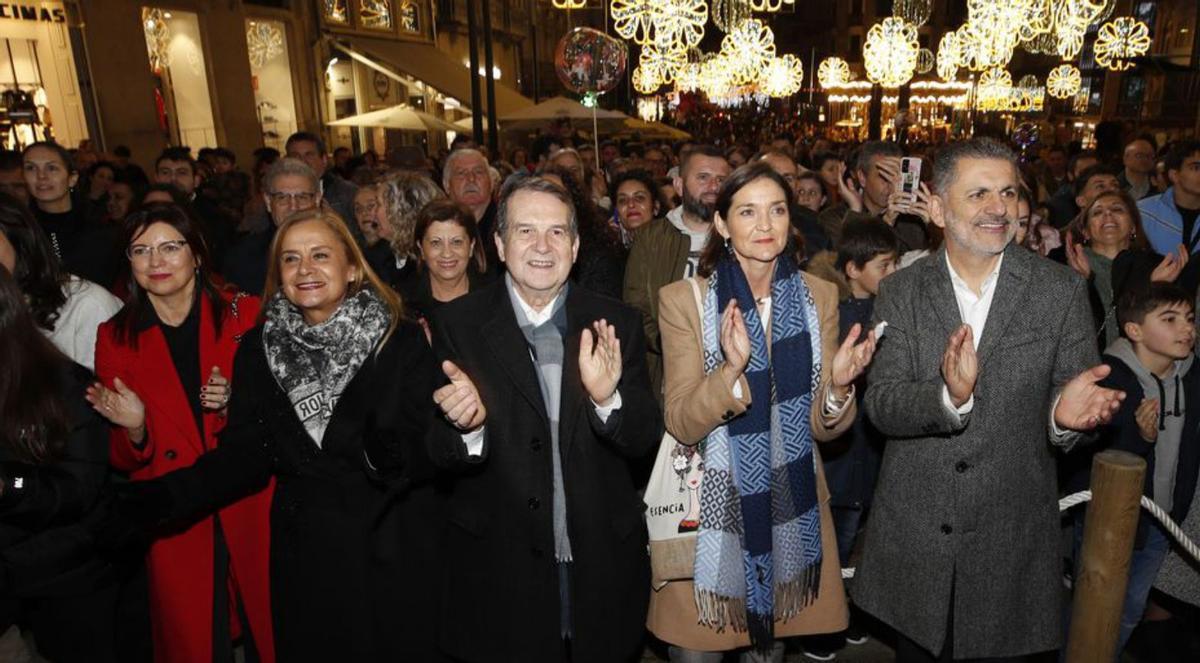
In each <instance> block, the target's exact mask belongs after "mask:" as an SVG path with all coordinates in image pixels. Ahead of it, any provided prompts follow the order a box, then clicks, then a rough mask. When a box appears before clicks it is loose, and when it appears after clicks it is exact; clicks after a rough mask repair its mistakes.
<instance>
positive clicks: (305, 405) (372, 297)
mask: <svg viewBox="0 0 1200 663" xmlns="http://www.w3.org/2000/svg"><path fill="white" fill-rule="evenodd" d="M266 308H267V314H266V321H265V322H264V323H263V349H265V350H266V353H267V365H268V366H269V367H270V369H271V374H272V375H274V376H275V382H277V383H278V384H279V387H280V388H281V389H283V391H284V393H286V394H287V397H288V400H290V401H291V402H292V407H293V408H294V409H295V410H296V416H298V417H300V422H301V423H303V424H304V430H306V431H308V434H309V435H310V436H311V437H312V439H313V441H314V442H316V443H317V446H318V447H319V446H321V440H322V438H323V437H324V436H325V428H326V427H327V426H329V420H330V419H332V418H333V408H335V407H336V406H337V402H338V398H340V397H341V395H342V391H343V390H345V388H346V385H347V384H349V383H350V380H351V379H352V378H354V376H355V374H357V373H358V369H359V368H360V367H361V366H362V364H363V362H364V361H366V359H367V355H369V354H371V351H372V350H374V349H375V346H376V345H378V343H379V339H381V338H383V334H384V332H386V331H387V328H388V326H389V325H390V324H391V320H392V316H391V311H390V310H389V309H388V307H387V304H385V303H384V301H383V299H381V298H380V297H379V295H377V294H375V291H374V290H372V289H370V288H363V289H362V290H359V291H358V293H356V294H354V295H351V296H349V297H346V299H345V300H343V301H342V304H341V306H339V307H338V309H337V311H335V312H334V314H333V315H331V316H330V317H329V319H328V320H326V321H325V322H322V323H320V324H317V325H312V326H309V325H308V324H306V323H305V322H304V318H303V317H301V315H300V310H299V309H297V308H296V307H295V306H294V305H293V304H292V303H291V302H289V301H288V300H287V299H286V298H284V296H283V293H282V292H277V293H275V295H274V296H272V297H271V299H270V300H269V301H268V302H267V305H266Z"/></svg>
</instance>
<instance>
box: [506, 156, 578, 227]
mask: <svg viewBox="0 0 1200 663" xmlns="http://www.w3.org/2000/svg"><path fill="white" fill-rule="evenodd" d="M522 191H530V192H535V193H548V194H550V195H551V196H554V197H555V198H557V199H558V200H559V202H561V203H562V204H564V205H566V206H567V209H568V210H569V211H570V217H569V218H568V223H569V225H570V229H571V237H578V236H579V220H578V219H577V218H576V216H575V214H576V212H575V203H574V202H573V201H572V200H571V194H569V193H567V190H566V189H564V188H563V187H561V186H559V185H558V184H556V183H554V182H552V181H550V180H548V179H546V178H544V177H541V176H538V175H528V174H525V173H521V172H517V173H514V174H513V175H510V176H509V178H508V179H507V180H505V181H504V187H503V188H501V189H500V204H499V205H497V206H496V234H497V235H499V236H500V237H504V236H505V235H507V234H508V201H509V200H511V199H512V197H513V196H515V195H516V194H518V193H521V192H522Z"/></svg>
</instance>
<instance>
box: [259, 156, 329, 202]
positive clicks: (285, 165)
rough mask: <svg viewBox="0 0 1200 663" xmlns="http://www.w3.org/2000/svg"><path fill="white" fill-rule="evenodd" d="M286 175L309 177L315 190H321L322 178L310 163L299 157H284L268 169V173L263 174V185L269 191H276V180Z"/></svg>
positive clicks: (317, 191) (316, 191) (318, 191)
mask: <svg viewBox="0 0 1200 663" xmlns="http://www.w3.org/2000/svg"><path fill="white" fill-rule="evenodd" d="M285 175H297V176H299V177H303V178H305V179H307V180H308V181H309V182H310V183H311V184H312V188H313V192H315V193H320V192H321V178H319V177H317V173H316V172H315V171H313V169H312V168H309V167H308V164H306V163H304V162H303V161H301V160H299V159H295V158H292V157H284V158H282V159H280V160H278V161H276V162H275V163H273V164H271V167H270V168H268V169H267V173H266V174H265V175H263V180H262V186H263V190H264V191H266V192H267V193H270V192H272V191H274V189H275V180H276V179H278V178H280V177H283V176H285Z"/></svg>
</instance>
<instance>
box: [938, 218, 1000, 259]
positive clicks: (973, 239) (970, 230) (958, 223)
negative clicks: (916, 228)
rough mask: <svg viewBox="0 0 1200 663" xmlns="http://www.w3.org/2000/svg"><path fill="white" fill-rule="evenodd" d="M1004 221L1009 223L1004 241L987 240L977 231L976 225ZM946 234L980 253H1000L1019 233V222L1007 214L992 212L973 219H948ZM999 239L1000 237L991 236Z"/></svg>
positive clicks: (969, 249)
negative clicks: (995, 214) (998, 214)
mask: <svg viewBox="0 0 1200 663" xmlns="http://www.w3.org/2000/svg"><path fill="white" fill-rule="evenodd" d="M1000 221H1003V222H1004V223H1005V224H1007V226H1006V229H1005V233H1004V241H1003V242H999V241H991V242H989V241H987V240H988V239H989V238H986V236H980V235H978V234H976V233H975V227H976V226H978V225H981V224H986V223H996V222H1000ZM946 234H948V235H950V236H952V237H953V238H954V241H955V243H956V244H958V245H959V246H961V247H963V248H965V249H967V250H968V251H971V252H972V253H975V254H978V255H999V254H1001V253H1004V249H1005V248H1007V247H1008V245H1009V244H1010V243H1011V242H1012V241H1013V239H1014V238H1015V237H1016V235H1017V222H1016V220H1015V219H1010V218H1008V217H1007V216H994V215H991V214H981V215H979V216H977V217H975V218H973V219H963V220H958V219H951V218H949V217H947V219H946ZM990 239H994V240H999V238H990Z"/></svg>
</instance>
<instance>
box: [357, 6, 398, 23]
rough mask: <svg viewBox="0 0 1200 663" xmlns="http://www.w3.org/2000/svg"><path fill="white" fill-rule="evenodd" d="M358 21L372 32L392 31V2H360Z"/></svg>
mask: <svg viewBox="0 0 1200 663" xmlns="http://www.w3.org/2000/svg"><path fill="white" fill-rule="evenodd" d="M358 20H359V22H361V23H362V26H363V27H364V28H367V29H370V30H391V29H392V3H391V0H358Z"/></svg>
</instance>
